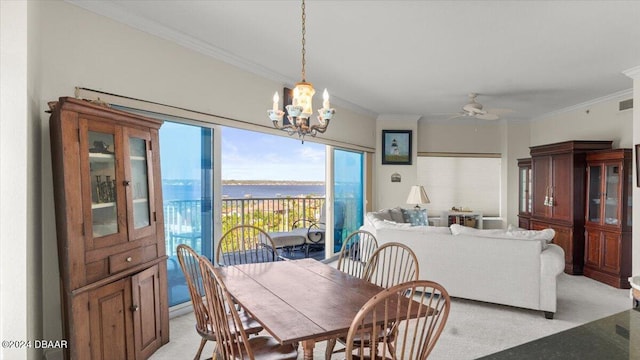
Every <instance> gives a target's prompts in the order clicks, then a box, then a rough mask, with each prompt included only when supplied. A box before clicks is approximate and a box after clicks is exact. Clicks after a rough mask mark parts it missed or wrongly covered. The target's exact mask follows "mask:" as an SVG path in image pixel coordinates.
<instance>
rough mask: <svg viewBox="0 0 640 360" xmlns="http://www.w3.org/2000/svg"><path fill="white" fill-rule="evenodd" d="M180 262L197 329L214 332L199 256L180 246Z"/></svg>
mask: <svg viewBox="0 0 640 360" xmlns="http://www.w3.org/2000/svg"><path fill="white" fill-rule="evenodd" d="M176 251H177V253H178V262H179V263H180V267H181V268H182V272H183V273H184V278H185V280H186V281H187V287H188V288H189V295H190V296H191V303H192V305H193V314H194V315H195V318H196V329H197V330H198V332H201V333H206V332H211V331H213V324H212V323H211V322H210V321H209V320H210V319H209V314H208V313H207V307H206V306H205V304H204V302H203V300H202V297H203V296H205V292H204V287H203V283H202V274H201V272H200V264H199V255H198V253H196V252H195V250H193V249H192V248H191V247H189V246H188V245H185V244H180V245H178V247H177V250H176Z"/></svg>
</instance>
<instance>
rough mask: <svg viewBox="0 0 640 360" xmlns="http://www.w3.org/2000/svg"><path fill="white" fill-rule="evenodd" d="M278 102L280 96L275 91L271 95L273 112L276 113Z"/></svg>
mask: <svg viewBox="0 0 640 360" xmlns="http://www.w3.org/2000/svg"><path fill="white" fill-rule="evenodd" d="M278 102H280V95H278V92H277V91H276V93H275V94H273V111H278Z"/></svg>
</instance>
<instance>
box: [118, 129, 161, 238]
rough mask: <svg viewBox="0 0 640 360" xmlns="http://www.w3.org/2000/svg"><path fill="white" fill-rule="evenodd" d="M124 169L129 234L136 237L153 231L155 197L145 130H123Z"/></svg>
mask: <svg viewBox="0 0 640 360" xmlns="http://www.w3.org/2000/svg"><path fill="white" fill-rule="evenodd" d="M125 131H126V134H127V136H126V137H125V139H126V140H125V141H126V143H127V145H128V148H127V149H126V150H125V157H126V162H127V163H128V166H127V168H126V169H125V176H126V178H127V179H126V187H127V198H128V199H129V210H128V216H129V232H130V233H131V234H130V237H131V238H133V239H139V238H141V237H144V236H148V235H151V234H153V233H155V230H154V229H155V221H154V218H153V212H152V209H153V208H154V207H153V206H154V204H153V202H154V200H153V197H152V196H151V195H150V194H152V193H153V188H152V187H153V181H152V175H151V174H152V171H151V159H152V156H151V146H150V141H151V137H150V135H149V133H148V132H144V131H137V130H134V129H126V130H125Z"/></svg>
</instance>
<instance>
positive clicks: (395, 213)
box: [389, 207, 408, 223]
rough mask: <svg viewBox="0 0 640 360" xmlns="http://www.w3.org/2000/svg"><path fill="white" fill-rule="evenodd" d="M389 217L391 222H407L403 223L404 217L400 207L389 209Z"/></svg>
mask: <svg viewBox="0 0 640 360" xmlns="http://www.w3.org/2000/svg"><path fill="white" fill-rule="evenodd" d="M389 215H391V221H395V222H397V223H403V222H408V221H404V216H403V215H402V209H401V208H400V207H394V208H393V209H389Z"/></svg>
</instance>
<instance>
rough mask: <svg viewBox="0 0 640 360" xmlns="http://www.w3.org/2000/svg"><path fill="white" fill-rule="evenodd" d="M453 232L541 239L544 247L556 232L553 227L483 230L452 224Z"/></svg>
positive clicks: (508, 237)
mask: <svg viewBox="0 0 640 360" xmlns="http://www.w3.org/2000/svg"><path fill="white" fill-rule="evenodd" d="M450 228H451V233H452V234H453V235H460V234H466V235H472V236H479V237H491V238H500V239H520V240H535V241H540V243H541V245H542V249H543V250H544V249H546V248H547V247H548V246H549V243H550V242H551V241H552V240H553V237H554V236H555V235H556V232H555V231H554V230H553V229H544V230H512V229H510V230H501V229H488V230H481V229H476V228H471V227H466V226H462V225H459V224H452V225H451V226H450Z"/></svg>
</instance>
